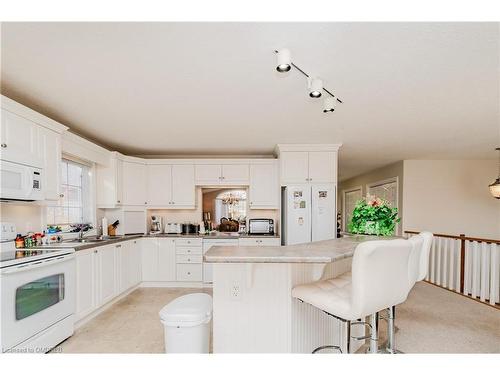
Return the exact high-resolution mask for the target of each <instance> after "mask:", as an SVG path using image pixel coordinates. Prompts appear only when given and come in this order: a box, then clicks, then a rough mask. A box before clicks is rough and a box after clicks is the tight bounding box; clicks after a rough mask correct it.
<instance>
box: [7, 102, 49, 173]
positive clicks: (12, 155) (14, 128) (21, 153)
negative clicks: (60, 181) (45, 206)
mask: <svg viewBox="0 0 500 375" xmlns="http://www.w3.org/2000/svg"><path fill="white" fill-rule="evenodd" d="M1 128H2V129H1V134H0V138H1V139H0V144H1V148H0V158H1V159H2V160H8V161H11V162H14V163H21V164H27V165H32V166H36V167H39V168H43V167H44V165H43V155H42V153H41V151H40V142H39V139H38V137H39V129H40V125H38V124H37V123H35V122H33V121H30V120H27V119H25V118H24V117H21V116H18V115H17V114H15V113H12V112H9V111H7V110H5V109H2V127H1Z"/></svg>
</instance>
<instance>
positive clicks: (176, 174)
mask: <svg viewBox="0 0 500 375" xmlns="http://www.w3.org/2000/svg"><path fill="white" fill-rule="evenodd" d="M171 191H172V198H171V204H170V208H195V205H196V194H195V183H194V166H193V165H184V164H178V165H172V189H171Z"/></svg>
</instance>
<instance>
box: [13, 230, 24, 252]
mask: <svg viewBox="0 0 500 375" xmlns="http://www.w3.org/2000/svg"><path fill="white" fill-rule="evenodd" d="M15 243H16V249H22V248H24V238H23V236H21V233H18V234H17V236H16V242H15Z"/></svg>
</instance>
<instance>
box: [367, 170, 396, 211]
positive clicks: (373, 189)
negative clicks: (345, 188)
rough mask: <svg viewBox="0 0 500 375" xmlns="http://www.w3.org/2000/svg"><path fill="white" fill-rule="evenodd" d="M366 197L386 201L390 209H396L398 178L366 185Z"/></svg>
mask: <svg viewBox="0 0 500 375" xmlns="http://www.w3.org/2000/svg"><path fill="white" fill-rule="evenodd" d="M367 191H368V195H373V196H374V197H377V198H380V199H383V200H385V201H387V202H388V203H389V204H390V205H391V206H392V207H396V208H397V207H398V178H397V177H394V178H390V179H388V180H384V181H379V182H375V183H372V184H369V185H368V189H367Z"/></svg>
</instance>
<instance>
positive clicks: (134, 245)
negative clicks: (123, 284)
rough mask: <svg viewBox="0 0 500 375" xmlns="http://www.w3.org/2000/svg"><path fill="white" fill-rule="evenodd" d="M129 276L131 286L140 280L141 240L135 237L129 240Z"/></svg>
mask: <svg viewBox="0 0 500 375" xmlns="http://www.w3.org/2000/svg"><path fill="white" fill-rule="evenodd" d="M130 242H131V245H130V264H129V267H130V268H129V270H130V278H131V286H135V285H137V284H139V283H140V282H141V243H142V241H141V240H139V239H137V240H133V241H130Z"/></svg>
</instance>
